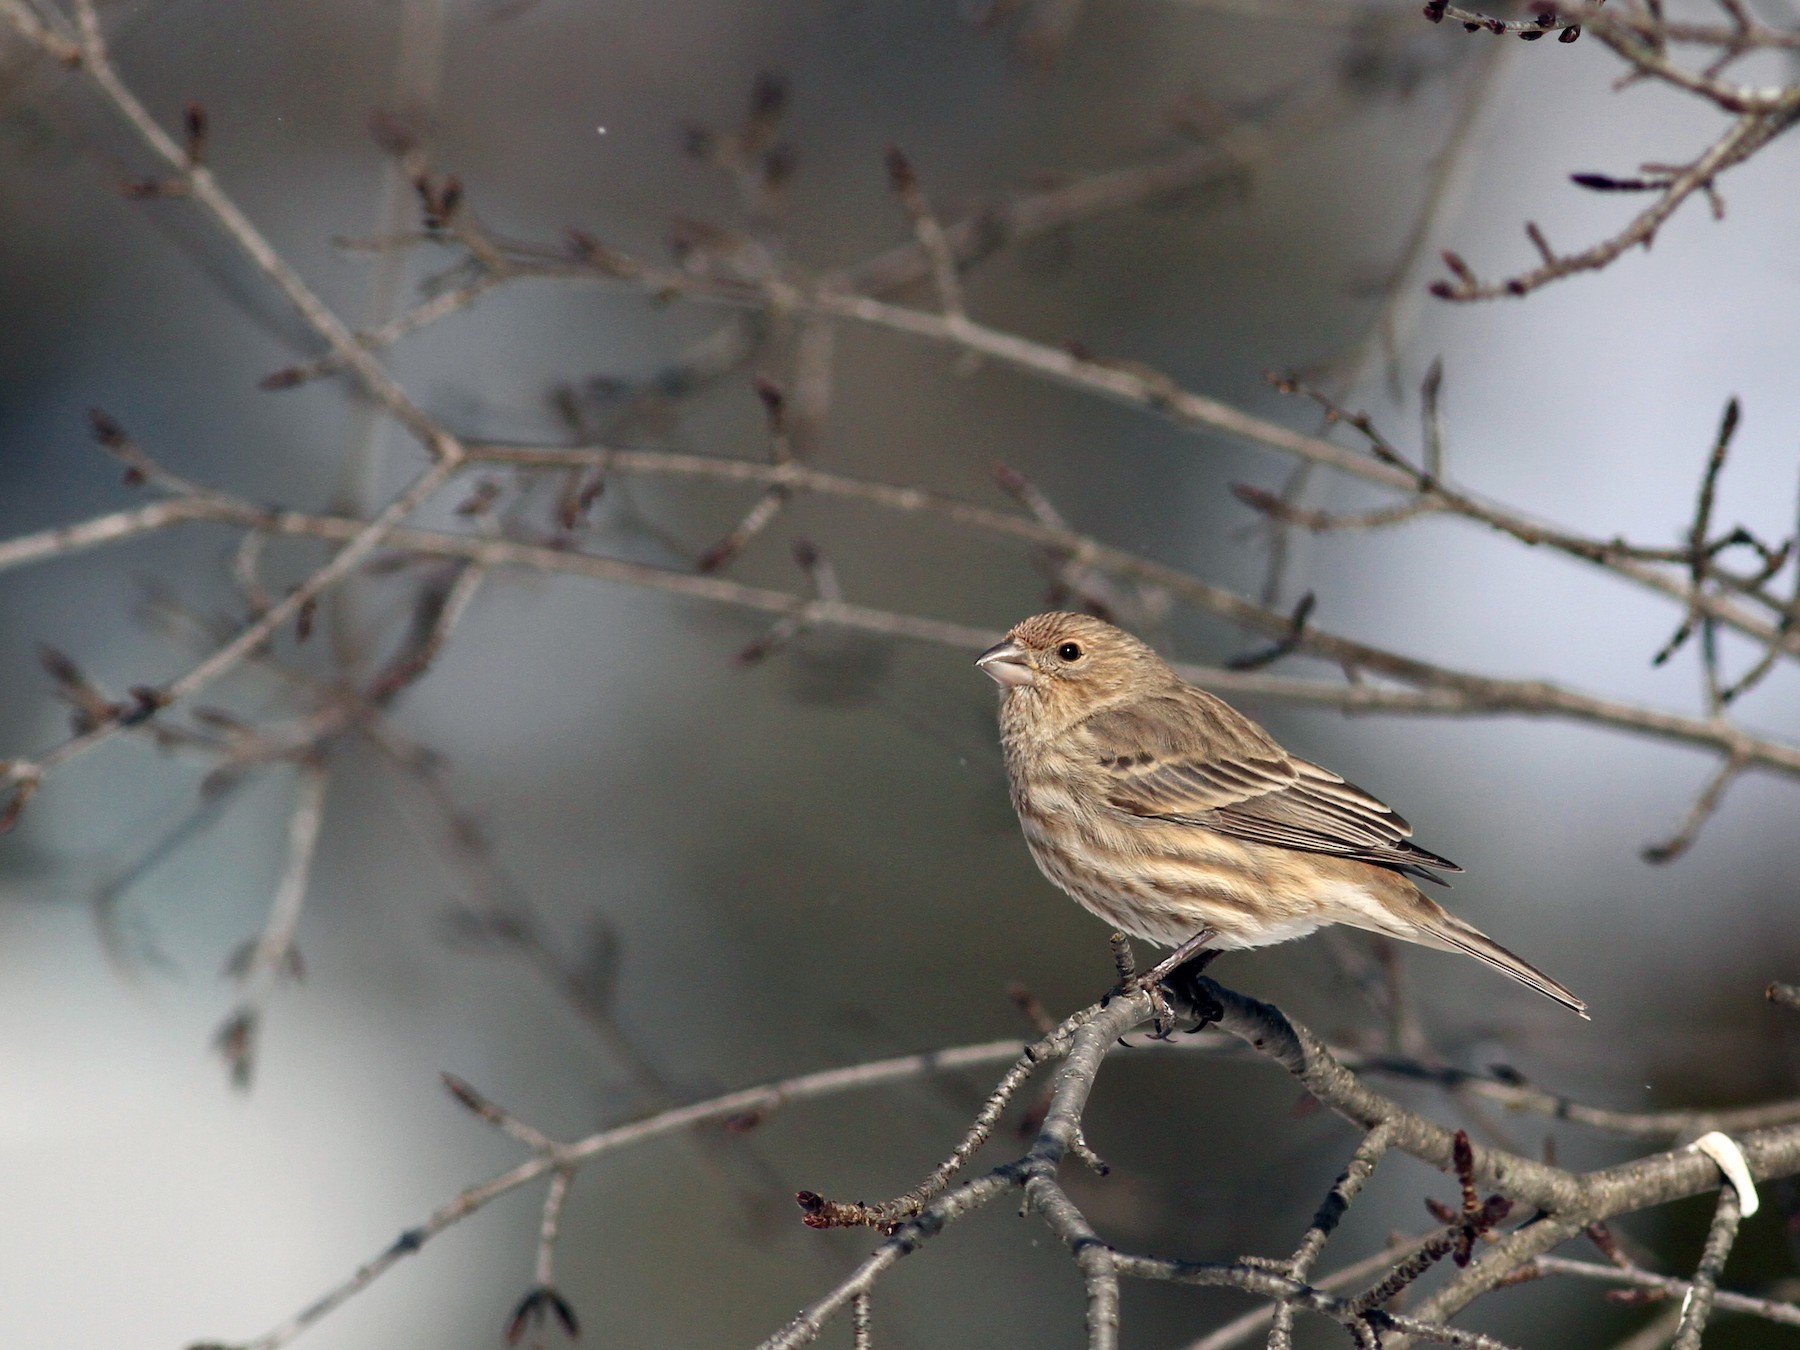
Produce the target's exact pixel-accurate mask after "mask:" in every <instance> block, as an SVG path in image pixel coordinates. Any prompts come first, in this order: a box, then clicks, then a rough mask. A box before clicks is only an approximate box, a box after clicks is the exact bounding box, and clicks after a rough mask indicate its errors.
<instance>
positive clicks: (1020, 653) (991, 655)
mask: <svg viewBox="0 0 1800 1350" xmlns="http://www.w3.org/2000/svg"><path fill="white" fill-rule="evenodd" d="M975 664H976V665H977V666H978V667H979V668H980V669H981V670H983V671H984V672H986V674H987V677H988V678H989V679H990V680H992V681H993V682H994V683H995V684H997V685H999V686H1000V687H1001V688H1002V689H1011V688H1013V687H1014V686H1016V685H1021V684H1030V683H1032V681H1034V680H1035V679H1036V678H1037V676H1036V675H1035V674H1034V673H1033V671H1032V669H1031V667H1030V666H1029V665H1027V664H1026V663H1025V649H1024V648H1023V647H1021V646H1020V645H1019V644H1018V643H1016V642H1013V641H1011V640H1010V639H1009V640H1007V641H1005V642H997V643H995V644H994V645H993V646H992V647H989V648H988V649H987V650H986V651H985V652H983V653H982V654H981V655H980V656H979V657H978V658H976V661H975Z"/></svg>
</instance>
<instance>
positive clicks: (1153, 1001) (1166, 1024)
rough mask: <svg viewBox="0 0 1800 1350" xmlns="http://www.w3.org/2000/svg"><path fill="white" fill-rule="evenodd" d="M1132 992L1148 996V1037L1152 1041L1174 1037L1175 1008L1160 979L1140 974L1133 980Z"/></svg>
mask: <svg viewBox="0 0 1800 1350" xmlns="http://www.w3.org/2000/svg"><path fill="white" fill-rule="evenodd" d="M1135 983H1136V985H1137V988H1136V989H1135V990H1133V991H1132V992H1134V993H1142V994H1148V995H1149V996H1150V1039H1151V1040H1153V1041H1172V1040H1174V1039H1175V1031H1176V1025H1175V1008H1174V1006H1173V1005H1172V1004H1171V1003H1170V1002H1169V995H1168V993H1167V992H1166V991H1165V990H1164V989H1163V985H1162V981H1161V980H1152V979H1150V977H1149V976H1147V975H1146V976H1142V977H1140V978H1139V979H1138V980H1136V981H1135Z"/></svg>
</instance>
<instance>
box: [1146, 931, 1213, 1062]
mask: <svg viewBox="0 0 1800 1350" xmlns="http://www.w3.org/2000/svg"><path fill="white" fill-rule="evenodd" d="M1217 936H1218V934H1217V933H1216V932H1214V931H1213V930H1212V929H1210V928H1202V929H1201V930H1200V931H1199V932H1197V933H1195V934H1194V935H1193V936H1192V937H1191V938H1189V939H1188V940H1187V941H1186V942H1184V943H1182V944H1181V945H1180V946H1179V947H1177V948H1176V949H1175V950H1174V951H1172V952H1170V953H1169V954H1168V955H1167V956H1165V957H1164V958H1163V959H1162V960H1160V961H1158V962H1157V963H1156V964H1155V965H1154V966H1152V967H1150V969H1149V970H1147V971H1145V972H1144V973H1143V974H1142V975H1139V976H1138V977H1137V978H1136V979H1135V980H1133V981H1132V982H1131V984H1132V987H1133V988H1136V989H1141V990H1143V991H1144V992H1145V993H1146V994H1148V995H1150V1008H1151V1013H1152V1016H1153V1017H1154V1018H1155V1022H1156V1025H1155V1026H1154V1028H1152V1030H1151V1033H1150V1034H1151V1035H1152V1036H1153V1037H1155V1038H1156V1039H1157V1040H1167V1039H1168V1038H1169V1036H1170V1035H1172V1034H1173V1033H1174V1030H1175V1010H1174V1009H1173V1008H1171V1007H1170V1006H1169V999H1168V996H1167V995H1166V994H1164V993H1163V991H1162V982H1163V980H1164V979H1165V978H1167V977H1168V976H1170V975H1172V974H1174V973H1175V971H1177V970H1178V969H1180V968H1181V967H1182V966H1185V965H1187V964H1188V963H1189V962H1190V961H1192V962H1193V965H1194V970H1193V973H1194V974H1199V972H1200V971H1201V970H1203V969H1204V968H1205V967H1206V966H1207V965H1208V964H1209V963H1210V962H1211V961H1212V959H1213V958H1214V957H1216V956H1217V955H1218V954H1219V953H1218V952H1217V951H1216V950H1214V951H1207V950H1204V949H1205V947H1206V944H1207V943H1209V942H1211V941H1212V940H1213V939H1214V938H1216V937H1217Z"/></svg>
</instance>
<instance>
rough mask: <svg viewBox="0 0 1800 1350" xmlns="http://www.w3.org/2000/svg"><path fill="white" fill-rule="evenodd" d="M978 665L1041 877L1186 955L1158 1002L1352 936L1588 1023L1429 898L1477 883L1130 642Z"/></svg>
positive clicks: (1358, 794)
mask: <svg viewBox="0 0 1800 1350" xmlns="http://www.w3.org/2000/svg"><path fill="white" fill-rule="evenodd" d="M975 664H976V665H977V666H979V667H980V668H981V669H982V670H984V671H986V672H987V674H988V675H989V676H991V677H992V678H993V680H994V682H995V683H997V684H998V685H999V686H1000V689H1001V699H1000V738H1001V743H1002V745H1003V746H1004V748H1005V751H1006V774H1007V778H1008V780H1009V782H1010V783H1011V786H1012V802H1013V807H1014V809H1015V810H1017V811H1018V813H1019V823H1020V824H1021V825H1022V826H1023V827H1024V830H1025V842H1026V843H1027V844H1028V845H1029V846H1030V848H1031V856H1032V857H1033V858H1035V859H1036V860H1037V865H1038V867H1039V868H1040V869H1041V870H1042V871H1043V873H1044V875H1045V876H1047V877H1049V878H1050V880H1051V881H1053V882H1055V883H1056V884H1057V885H1058V886H1060V887H1061V888H1062V889H1063V890H1065V891H1067V892H1068V893H1069V894H1070V895H1072V896H1074V897H1075V899H1076V900H1077V901H1079V902H1080V903H1081V904H1082V905H1083V906H1084V907H1085V908H1087V909H1088V910H1090V911H1092V912H1093V913H1095V914H1098V915H1099V916H1100V917H1101V918H1102V919H1105V920H1106V921H1107V922H1108V923H1110V924H1112V925H1114V926H1115V927H1117V928H1120V929H1122V930H1124V931H1125V932H1127V933H1129V934H1131V935H1132V936H1134V937H1139V938H1143V939H1144V940H1146V941H1148V942H1154V943H1157V944H1159V945H1161V946H1165V947H1174V948H1176V951H1175V953H1174V954H1173V955H1172V956H1171V957H1169V958H1168V959H1167V960H1165V961H1164V962H1163V963H1162V964H1161V965H1159V966H1158V967H1156V969H1155V970H1153V971H1151V972H1150V973H1149V974H1148V975H1147V976H1145V978H1144V980H1143V981H1141V982H1140V983H1141V984H1142V985H1143V987H1145V988H1147V989H1150V990H1151V992H1152V993H1154V992H1155V985H1156V982H1157V981H1158V980H1159V979H1161V977H1162V976H1164V975H1166V974H1168V973H1169V972H1170V971H1172V970H1173V969H1174V968H1175V967H1176V966H1177V965H1179V964H1181V962H1183V961H1185V960H1187V959H1188V958H1189V957H1191V956H1193V955H1195V954H1196V953H1198V952H1200V951H1201V950H1202V949H1203V948H1206V949H1210V950H1213V951H1217V950H1219V949H1231V948H1239V947H1262V946H1266V945H1268V944H1269V943H1272V942H1286V941H1287V940H1288V939H1289V938H1297V937H1304V936H1305V935H1306V934H1308V933H1310V932H1312V931H1313V930H1314V929H1315V928H1319V927H1321V926H1323V925H1324V924H1328V923H1345V924H1349V925H1351V926H1352V927H1355V928H1366V929H1368V930H1369V931H1370V932H1374V933H1383V934H1386V935H1387V936H1389V937H1396V938H1402V939H1404V940H1405V941H1407V942H1417V943H1421V944H1423V945H1424V946H1427V947H1437V948H1440V949H1442V950H1444V951H1455V952H1464V953H1466V954H1468V955H1470V956H1473V957H1477V958H1479V959H1480V960H1482V961H1485V962H1487V963H1488V964H1489V965H1491V966H1494V967H1496V968H1497V969H1499V970H1503V971H1505V972H1506V973H1507V974H1508V975H1510V976H1512V977H1513V978H1514V979H1515V980H1517V981H1519V982H1520V983H1521V984H1528V985H1530V986H1531V987H1532V988H1533V989H1536V990H1538V991H1539V992H1540V993H1543V994H1547V995H1549V996H1550V997H1551V998H1553V999H1555V1000H1557V1002H1559V1003H1563V1004H1566V1005H1567V1006H1568V1007H1570V1008H1573V1009H1574V1010H1575V1011H1576V1012H1578V1013H1580V1014H1581V1015H1582V1016H1583V1017H1586V1016H1587V1005H1586V1004H1585V1003H1583V1002H1582V1001H1581V1000H1580V999H1578V998H1576V997H1575V995H1573V994H1571V993H1570V992H1569V991H1568V990H1567V989H1565V988H1563V986H1562V985H1560V984H1558V983H1557V982H1556V981H1555V980H1553V979H1551V978H1550V977H1549V976H1548V975H1546V974H1544V973H1543V972H1542V971H1541V970H1539V969H1537V967H1535V966H1532V965H1530V964H1528V963H1527V962H1525V961H1522V960H1520V959H1519V958H1518V957H1516V956H1514V955H1513V954H1512V953H1511V952H1509V951H1507V950H1506V948H1504V947H1502V946H1501V945H1500V944H1499V943H1497V942H1495V941H1494V940H1493V939H1492V938H1490V937H1488V936H1487V934H1485V933H1483V932H1481V931H1479V930H1478V929H1476V928H1473V927H1471V926H1470V925H1469V924H1467V923H1464V922H1463V921H1462V920H1461V919H1459V918H1457V917H1456V916H1455V915H1453V914H1450V913H1448V912H1446V911H1445V910H1444V908H1443V907H1442V906H1440V905H1438V904H1437V903H1436V902H1435V901H1433V900H1431V899H1430V898H1429V897H1428V896H1426V895H1425V893H1424V892H1423V891H1421V890H1420V889H1419V888H1418V886H1417V885H1416V884H1414V878H1419V879H1422V880H1426V881H1439V878H1438V877H1437V876H1436V875H1435V874H1436V873H1438V872H1460V871H1462V869H1461V868H1460V867H1458V866H1457V865H1456V864H1455V863H1453V862H1450V861H1448V860H1447V859H1444V858H1440V857H1438V855H1437V854H1435V853H1429V852H1427V851H1426V850H1425V849H1422V848H1420V847H1419V846H1418V845H1417V844H1414V843H1413V842H1412V841H1411V837H1410V836H1411V835H1412V827H1411V826H1410V825H1408V824H1407V823H1406V822H1405V821H1404V820H1402V819H1401V818H1400V817H1399V816H1397V815H1396V814H1394V812H1392V811H1390V810H1389V809H1388V808H1387V807H1386V806H1385V805H1384V804H1383V803H1381V802H1380V801H1377V800H1376V799H1375V798H1374V797H1371V796H1370V795H1369V794H1368V793H1366V792H1364V791H1363V790H1362V789H1361V788H1358V787H1354V786H1352V785H1351V784H1349V783H1347V782H1345V781H1344V780H1343V779H1342V778H1340V777H1338V776H1337V775H1336V774H1335V773H1332V772H1331V771H1330V770H1329V769H1322V768H1320V767H1319V766H1318V765H1317V764H1309V763H1308V762H1307V761H1306V760H1303V759H1299V758H1297V757H1296V756H1294V755H1290V754H1289V753H1288V752H1287V751H1286V750H1283V749H1282V748H1281V747H1280V746H1279V745H1277V744H1276V743H1275V741H1274V740H1273V738H1271V737H1270V735H1269V733H1268V732H1266V731H1264V730H1263V729H1262V728H1261V727H1259V726H1258V725H1257V724H1256V723H1255V722H1252V721H1251V720H1250V719H1249V718H1247V717H1245V716H1244V715H1243V714H1242V713H1240V712H1238V711H1236V710H1235V709H1233V708H1232V707H1230V706H1229V705H1227V704H1226V703H1224V702H1223V701H1221V700H1220V699H1217V698H1215V697H1213V695H1211V694H1209V693H1207V692H1206V691H1205V690H1203V689H1196V688H1194V686H1193V685H1191V684H1188V683H1186V682H1185V681H1183V680H1182V678H1181V677H1180V676H1179V675H1177V674H1176V673H1175V672H1174V671H1173V670H1171V669H1170V668H1169V666H1168V663H1166V662H1165V661H1164V660H1163V659H1162V658H1161V657H1160V656H1158V655H1157V654H1156V653H1155V652H1153V651H1151V650H1150V648H1149V647H1147V646H1145V645H1144V644H1143V643H1142V642H1140V641H1138V640H1137V639H1136V638H1134V637H1132V636H1131V635H1130V634H1129V633H1124V632H1121V631H1120V630H1119V629H1117V628H1114V627H1113V626H1112V625H1111V624H1109V623H1104V622H1102V621H1101V620H1099V619H1094V618H1089V617H1088V616H1086V615H1083V614H1039V615H1036V616H1035V617H1033V618H1029V619H1026V620H1025V621H1024V622H1023V623H1020V624H1019V625H1017V626H1016V627H1015V628H1014V629H1013V630H1012V631H1011V632H1010V633H1008V634H1007V635H1006V640H1005V641H1004V642H1001V643H1000V644H998V645H997V646H994V647H990V648H989V649H988V650H987V651H986V652H984V653H982V656H981V659H980V660H979V661H977V662H976V663H975ZM1439 884H1442V883H1441V882H1439Z"/></svg>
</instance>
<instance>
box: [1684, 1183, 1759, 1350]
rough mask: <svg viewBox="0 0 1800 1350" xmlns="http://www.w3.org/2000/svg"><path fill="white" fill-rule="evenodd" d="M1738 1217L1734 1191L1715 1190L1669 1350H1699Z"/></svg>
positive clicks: (1739, 1213) (1728, 1254) (1732, 1189)
mask: <svg viewBox="0 0 1800 1350" xmlns="http://www.w3.org/2000/svg"><path fill="white" fill-rule="evenodd" d="M1740 1217H1741V1211H1740V1210H1739V1208H1738V1193H1737V1190H1736V1188H1735V1187H1732V1186H1729V1185H1727V1186H1721V1187H1719V1203H1718V1208H1717V1209H1715V1210H1714V1211H1713V1221H1712V1226H1711V1227H1710V1228H1709V1229H1708V1230H1707V1233H1706V1246H1705V1248H1704V1249H1703V1250H1702V1252H1701V1254H1700V1264H1699V1265H1698V1266H1696V1267H1695V1268H1694V1278H1693V1279H1692V1281H1690V1283H1689V1287H1688V1292H1687V1294H1686V1295H1685V1297H1684V1298H1683V1305H1682V1309H1681V1323H1680V1325H1679V1326H1678V1327H1677V1328H1676V1330H1675V1340H1674V1342H1673V1344H1672V1345H1671V1346H1670V1350H1700V1338H1701V1336H1703V1335H1704V1334H1705V1332H1706V1323H1707V1320H1708V1319H1709V1318H1710V1317H1711V1316H1712V1310H1713V1303H1714V1300H1715V1299H1716V1298H1717V1296H1718V1288H1719V1273H1720V1272H1721V1271H1722V1270H1724V1268H1725V1258H1726V1257H1728V1256H1730V1255H1731V1244H1732V1243H1733V1242H1734V1241H1736V1239H1737V1230H1738V1220H1739V1218H1740Z"/></svg>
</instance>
